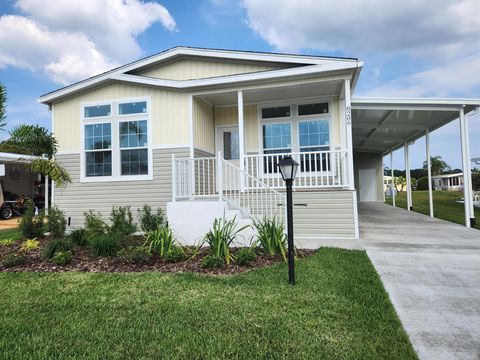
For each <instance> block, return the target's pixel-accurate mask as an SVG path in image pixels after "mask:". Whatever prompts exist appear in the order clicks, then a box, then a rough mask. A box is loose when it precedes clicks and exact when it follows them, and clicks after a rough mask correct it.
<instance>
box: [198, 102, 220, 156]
mask: <svg viewBox="0 0 480 360" xmlns="http://www.w3.org/2000/svg"><path fill="white" fill-rule="evenodd" d="M193 119H194V134H195V147H196V148H200V149H202V150H205V151H207V152H209V153H211V154H213V153H215V124H214V121H213V107H212V106H211V105H209V104H207V103H206V102H205V101H203V100H201V99H198V98H193Z"/></svg>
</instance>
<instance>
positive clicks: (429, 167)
mask: <svg viewBox="0 0 480 360" xmlns="http://www.w3.org/2000/svg"><path fill="white" fill-rule="evenodd" d="M425 152H426V154H427V177H428V203H429V206H430V217H432V218H433V194H432V164H431V160H430V131H429V130H428V129H427V130H426V131H425Z"/></svg>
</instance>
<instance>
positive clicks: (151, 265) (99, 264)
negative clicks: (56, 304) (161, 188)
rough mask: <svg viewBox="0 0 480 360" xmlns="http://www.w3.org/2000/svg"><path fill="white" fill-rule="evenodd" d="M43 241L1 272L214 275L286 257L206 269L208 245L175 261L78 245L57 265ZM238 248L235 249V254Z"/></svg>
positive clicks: (5, 249)
mask: <svg viewBox="0 0 480 360" xmlns="http://www.w3.org/2000/svg"><path fill="white" fill-rule="evenodd" d="M37 240H39V241H40V244H41V245H40V248H39V249H38V250H34V251H31V252H29V253H26V254H25V255H26V256H27V257H28V261H27V262H26V263H25V264H24V265H20V266H15V267H10V268H6V267H4V266H3V264H2V263H1V262H0V272H67V271H79V272H112V273H121V272H145V271H159V272H165V273H176V272H197V273H204V274H212V275H232V274H237V273H242V272H246V271H249V270H252V269H255V268H261V267H265V266H269V265H272V264H275V263H280V262H282V261H283V258H282V257H281V256H270V255H267V254H264V253H262V252H260V251H257V259H256V260H255V261H254V262H252V263H251V264H250V266H240V265H238V264H235V263H231V264H230V265H229V266H224V267H223V268H218V269H203V268H201V267H200V262H201V260H202V258H203V257H204V256H205V255H206V254H208V248H202V249H200V250H199V251H198V253H197V255H196V256H195V257H193V258H190V259H188V260H185V261H180V262H176V263H169V262H166V261H165V260H163V259H161V258H159V257H158V255H153V256H152V257H151V259H150V261H149V262H148V263H146V264H131V263H128V262H126V261H125V260H123V259H122V258H120V257H97V256H95V255H93V254H92V253H91V252H90V250H89V249H88V248H85V247H79V246H76V247H74V249H73V260H72V262H71V263H70V264H68V265H65V266H59V265H55V264H53V263H51V262H49V261H47V260H45V259H44V258H43V256H42V253H43V249H44V247H45V245H46V243H47V242H48V241H49V240H50V239H49V238H48V237H42V238H38V239H37ZM135 242H136V243H137V244H138V243H140V244H141V239H140V238H137V239H136V241H135ZM21 243H22V241H17V242H15V244H13V245H10V246H0V260H3V258H4V256H5V255H6V254H8V253H11V252H15V253H19V252H20V246H21ZM186 249H187V252H188V251H189V250H190V252H191V253H193V252H194V248H193V247H192V248H186ZM236 250H237V249H232V252H233V253H234V254H235V252H236ZM314 252H315V251H313V250H301V251H299V252H298V253H297V256H299V257H305V256H309V255H311V254H313V253H314Z"/></svg>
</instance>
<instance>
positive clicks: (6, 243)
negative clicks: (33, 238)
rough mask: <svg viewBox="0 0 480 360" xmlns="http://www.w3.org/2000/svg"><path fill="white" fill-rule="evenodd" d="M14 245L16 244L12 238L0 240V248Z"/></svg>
mask: <svg viewBox="0 0 480 360" xmlns="http://www.w3.org/2000/svg"><path fill="white" fill-rule="evenodd" d="M15 243H16V240H15V239H12V238H7V239H0V246H11V245H13V244H15Z"/></svg>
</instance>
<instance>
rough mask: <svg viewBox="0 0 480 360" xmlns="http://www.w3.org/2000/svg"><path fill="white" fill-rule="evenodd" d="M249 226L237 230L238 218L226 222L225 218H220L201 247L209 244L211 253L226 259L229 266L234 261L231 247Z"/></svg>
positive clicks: (216, 220) (215, 221) (214, 223)
mask: <svg viewBox="0 0 480 360" xmlns="http://www.w3.org/2000/svg"><path fill="white" fill-rule="evenodd" d="M248 226H249V225H246V226H244V227H242V228H240V229H237V218H236V217H235V218H233V219H232V220H226V219H225V218H218V219H215V220H214V221H213V227H212V228H211V229H210V230H209V231H208V233H207V234H206V235H205V237H204V239H203V241H202V243H201V244H200V246H203V245H204V244H208V245H209V246H210V253H211V254H213V255H215V256H217V257H222V258H224V261H225V262H226V263H227V265H229V264H230V261H231V260H232V258H233V257H232V254H231V253H230V245H232V244H233V242H234V241H235V238H236V236H237V234H238V233H239V232H240V231H242V230H244V229H246V228H247V227H248Z"/></svg>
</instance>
